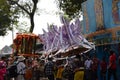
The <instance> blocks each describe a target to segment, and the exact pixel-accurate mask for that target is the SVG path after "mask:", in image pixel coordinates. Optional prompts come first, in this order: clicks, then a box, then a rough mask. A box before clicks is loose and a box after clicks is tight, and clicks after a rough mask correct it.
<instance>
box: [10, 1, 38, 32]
mask: <svg viewBox="0 0 120 80" xmlns="http://www.w3.org/2000/svg"><path fill="white" fill-rule="evenodd" d="M8 1H9V3H10V4H11V5H13V6H14V8H19V9H18V10H19V12H22V14H23V15H26V16H27V17H29V18H30V24H31V26H30V29H29V32H30V33H32V32H33V30H34V15H35V12H36V10H37V3H38V0H8Z"/></svg>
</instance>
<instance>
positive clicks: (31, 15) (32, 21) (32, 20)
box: [29, 13, 35, 33]
mask: <svg viewBox="0 0 120 80" xmlns="http://www.w3.org/2000/svg"><path fill="white" fill-rule="evenodd" d="M30 24H31V26H30V30H29V32H30V33H32V32H33V29H34V26H35V24H34V15H33V14H32V13H31V14H30Z"/></svg>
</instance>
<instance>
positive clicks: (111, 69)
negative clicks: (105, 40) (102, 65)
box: [108, 50, 117, 80]
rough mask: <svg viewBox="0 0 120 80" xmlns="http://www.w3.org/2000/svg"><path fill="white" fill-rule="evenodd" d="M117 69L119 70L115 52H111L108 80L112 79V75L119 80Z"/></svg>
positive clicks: (115, 79)
mask: <svg viewBox="0 0 120 80" xmlns="http://www.w3.org/2000/svg"><path fill="white" fill-rule="evenodd" d="M116 69H117V66H116V55H115V52H114V51H113V50H110V56H109V64H108V80H110V79H111V76H112V75H113V78H114V80H117V75H116Z"/></svg>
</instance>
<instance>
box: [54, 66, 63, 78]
mask: <svg viewBox="0 0 120 80" xmlns="http://www.w3.org/2000/svg"><path fill="white" fill-rule="evenodd" d="M63 70H64V68H58V71H57V76H56V77H57V78H60V79H61V78H62V72H63Z"/></svg>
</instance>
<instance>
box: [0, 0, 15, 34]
mask: <svg viewBox="0 0 120 80" xmlns="http://www.w3.org/2000/svg"><path fill="white" fill-rule="evenodd" d="M14 14H15V13H13V12H12V11H11V6H10V5H9V4H8V2H7V1H6V0H0V36H4V35H5V34H6V33H7V31H8V30H12V25H11V24H12V23H14V22H16V21H17V20H16V19H14V20H13V18H14Z"/></svg>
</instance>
